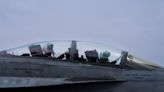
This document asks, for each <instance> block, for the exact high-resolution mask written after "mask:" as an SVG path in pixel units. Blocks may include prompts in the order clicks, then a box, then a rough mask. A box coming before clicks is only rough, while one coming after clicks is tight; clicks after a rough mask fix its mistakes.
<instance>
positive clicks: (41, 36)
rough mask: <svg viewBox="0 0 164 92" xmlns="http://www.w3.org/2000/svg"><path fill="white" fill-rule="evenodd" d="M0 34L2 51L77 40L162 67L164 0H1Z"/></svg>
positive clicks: (163, 62) (163, 58)
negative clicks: (41, 43) (96, 43)
mask: <svg viewBox="0 0 164 92" xmlns="http://www.w3.org/2000/svg"><path fill="white" fill-rule="evenodd" d="M0 33H1V34H0V42H1V45H0V48H1V49H6V48H12V47H15V46H19V45H23V44H26V43H31V42H37V41H47V40H68V39H69V40H71V39H75V40H83V41H94V42H101V43H105V44H111V45H113V46H116V47H118V48H121V49H125V50H128V51H130V52H131V53H133V54H135V55H137V56H139V57H141V58H143V59H146V60H150V61H154V62H157V63H160V64H162V65H163V66H164V54H163V53H164V49H163V46H164V40H163V39H164V1H163V0H0Z"/></svg>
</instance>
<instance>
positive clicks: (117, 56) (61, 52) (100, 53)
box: [0, 41, 160, 69]
mask: <svg viewBox="0 0 164 92" xmlns="http://www.w3.org/2000/svg"><path fill="white" fill-rule="evenodd" d="M0 55H3V56H4V55H5V56H17V57H45V58H53V59H60V60H75V61H79V62H96V63H103V64H107V63H108V64H114V65H120V66H122V67H126V68H135V69H157V68H160V67H159V66H158V65H155V64H152V63H147V62H145V61H144V60H141V59H139V58H137V57H135V56H133V55H131V54H129V53H128V52H126V51H123V50H119V49H116V48H113V47H111V46H106V45H103V44H100V43H91V42H84V41H46V42H38V43H32V44H29V45H24V46H20V47H16V48H12V49H8V50H4V51H1V52H0Z"/></svg>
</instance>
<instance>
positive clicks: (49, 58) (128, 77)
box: [0, 40, 164, 92]
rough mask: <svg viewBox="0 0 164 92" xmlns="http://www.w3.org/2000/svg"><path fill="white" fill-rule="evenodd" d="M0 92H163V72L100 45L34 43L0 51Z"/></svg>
mask: <svg viewBox="0 0 164 92" xmlns="http://www.w3.org/2000/svg"><path fill="white" fill-rule="evenodd" d="M0 90H21V91H22V90H26V91H27V90H28V91H34V90H39V91H45V92H47V91H52V92H164V68H163V67H161V66H159V65H157V64H153V63H150V62H148V61H145V60H142V59H140V58H138V57H136V56H134V55H132V54H131V53H129V52H127V51H125V50H120V49H116V48H113V47H111V46H106V45H104V44H101V43H91V42H84V41H74V40H73V41H45V42H37V43H32V44H28V45H24V46H19V47H16V48H11V49H7V50H2V51H0Z"/></svg>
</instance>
